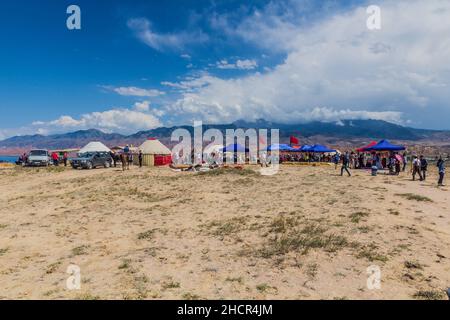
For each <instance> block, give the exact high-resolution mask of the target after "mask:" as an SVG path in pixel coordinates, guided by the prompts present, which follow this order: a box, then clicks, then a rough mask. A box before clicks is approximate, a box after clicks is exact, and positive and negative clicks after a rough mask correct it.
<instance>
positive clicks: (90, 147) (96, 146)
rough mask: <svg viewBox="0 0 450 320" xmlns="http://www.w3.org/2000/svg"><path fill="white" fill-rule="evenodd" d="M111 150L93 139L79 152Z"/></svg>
mask: <svg viewBox="0 0 450 320" xmlns="http://www.w3.org/2000/svg"><path fill="white" fill-rule="evenodd" d="M110 151H111V150H110V149H109V148H108V147H107V146H105V145H104V144H103V143H101V142H99V141H92V142H89V143H88V144H87V145H85V146H84V147H83V148H81V150H80V151H78V153H79V154H81V153H86V152H110Z"/></svg>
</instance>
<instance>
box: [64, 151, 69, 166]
mask: <svg viewBox="0 0 450 320" xmlns="http://www.w3.org/2000/svg"><path fill="white" fill-rule="evenodd" d="M67 159H69V156H68V155H67V152H64V155H63V162H64V167H67Z"/></svg>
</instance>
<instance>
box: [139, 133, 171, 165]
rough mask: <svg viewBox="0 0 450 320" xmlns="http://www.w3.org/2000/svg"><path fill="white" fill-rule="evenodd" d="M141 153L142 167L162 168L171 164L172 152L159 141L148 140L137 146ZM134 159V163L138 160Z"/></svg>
mask: <svg viewBox="0 0 450 320" xmlns="http://www.w3.org/2000/svg"><path fill="white" fill-rule="evenodd" d="M139 150H140V151H142V154H143V155H142V164H143V165H144V166H163V165H166V164H170V163H171V162H172V151H170V149H169V148H167V147H166V146H165V145H164V144H162V143H161V141H159V140H157V139H153V138H150V139H148V140H146V141H144V143H142V144H141V145H140V146H139ZM137 158H138V157H135V162H136V161H137V160H138V159H137Z"/></svg>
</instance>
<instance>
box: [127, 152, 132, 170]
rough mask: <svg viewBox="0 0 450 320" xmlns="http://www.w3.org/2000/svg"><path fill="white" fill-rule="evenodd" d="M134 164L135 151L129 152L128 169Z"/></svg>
mask: <svg viewBox="0 0 450 320" xmlns="http://www.w3.org/2000/svg"><path fill="white" fill-rule="evenodd" d="M132 165H133V153H131V152H130V153H129V154H128V166H127V168H128V169H130V166H132Z"/></svg>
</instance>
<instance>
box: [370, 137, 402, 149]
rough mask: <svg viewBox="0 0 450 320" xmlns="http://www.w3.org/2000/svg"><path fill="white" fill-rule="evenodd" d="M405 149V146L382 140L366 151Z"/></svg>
mask: <svg viewBox="0 0 450 320" xmlns="http://www.w3.org/2000/svg"><path fill="white" fill-rule="evenodd" d="M405 149H406V148H405V147H404V146H398V145H395V144H391V143H390V142H389V141H387V140H381V141H380V142H378V143H377V144H376V145H374V146H372V147H370V148H367V149H365V151H401V150H405Z"/></svg>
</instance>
